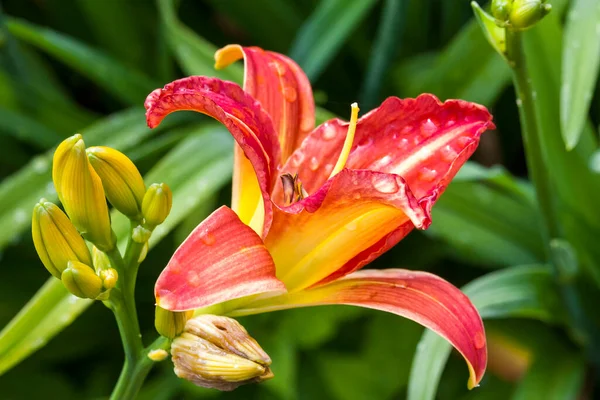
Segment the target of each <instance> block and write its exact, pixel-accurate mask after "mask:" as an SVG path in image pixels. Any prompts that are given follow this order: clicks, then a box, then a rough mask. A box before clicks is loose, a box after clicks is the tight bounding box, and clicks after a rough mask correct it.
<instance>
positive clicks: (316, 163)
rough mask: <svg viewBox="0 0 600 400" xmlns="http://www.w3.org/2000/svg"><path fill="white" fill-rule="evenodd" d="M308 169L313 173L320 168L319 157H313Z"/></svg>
mask: <svg viewBox="0 0 600 400" xmlns="http://www.w3.org/2000/svg"><path fill="white" fill-rule="evenodd" d="M308 168H310V170H311V171H316V170H317V168H319V159H318V158H317V157H312V158H311V159H310V161H309V163H308Z"/></svg>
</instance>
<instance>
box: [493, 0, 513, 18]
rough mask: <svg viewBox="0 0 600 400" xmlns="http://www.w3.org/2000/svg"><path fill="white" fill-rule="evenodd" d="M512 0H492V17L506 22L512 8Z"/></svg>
mask: <svg viewBox="0 0 600 400" xmlns="http://www.w3.org/2000/svg"><path fill="white" fill-rule="evenodd" d="M513 2H514V0H493V1H492V7H491V12H492V15H493V16H494V18H496V19H497V20H499V21H502V22H506V21H508V17H509V15H510V11H511V10H512V5H513Z"/></svg>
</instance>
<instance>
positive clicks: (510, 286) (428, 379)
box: [408, 265, 565, 400]
mask: <svg viewBox="0 0 600 400" xmlns="http://www.w3.org/2000/svg"><path fill="white" fill-rule="evenodd" d="M463 291H464V292H465V294H467V295H468V296H469V298H470V299H471V301H472V302H473V304H475V307H476V308H477V309H478V310H479V313H480V314H481V317H482V318H484V319H485V318H501V317H502V318H505V317H524V318H534V319H539V320H542V321H547V322H559V321H561V320H562V318H563V317H564V315H565V312H564V310H563V308H562V304H561V302H560V299H559V297H558V294H557V291H556V289H555V287H554V280H553V277H552V274H551V272H550V269H549V268H548V267H546V266H541V265H540V266H517V267H511V268H507V269H503V270H500V271H496V272H492V273H490V274H487V275H484V276H483V277H481V278H478V279H476V280H474V281H473V282H471V283H469V284H468V285H466V286H465V287H464V289H463ZM450 350H451V346H450V345H449V344H448V343H447V342H446V341H445V340H444V339H442V338H441V337H439V336H438V335H436V334H435V333H433V332H431V331H426V332H425V333H424V334H423V337H422V338H421V341H420V343H419V346H418V347H417V353H416V354H415V358H414V359H413V365H412V369H411V376H410V381H409V386H408V399H409V400H432V399H434V397H435V393H436V391H437V386H438V383H439V380H440V377H441V375H442V371H443V369H444V366H445V365H446V361H447V359H448V356H449V355H450Z"/></svg>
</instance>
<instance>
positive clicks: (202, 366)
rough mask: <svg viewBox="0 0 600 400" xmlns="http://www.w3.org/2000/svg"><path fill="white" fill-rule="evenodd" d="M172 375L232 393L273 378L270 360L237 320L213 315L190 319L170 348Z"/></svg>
mask: <svg viewBox="0 0 600 400" xmlns="http://www.w3.org/2000/svg"><path fill="white" fill-rule="evenodd" d="M171 356H172V359H173V364H174V365H175V374H176V375H177V376H178V377H180V378H183V379H186V380H188V381H190V382H192V383H194V384H196V385H198V386H202V387H207V388H213V389H219V390H226V391H229V390H233V389H235V388H237V387H238V386H241V385H244V384H247V383H256V382H262V381H265V380H267V379H271V378H272V377H273V373H272V372H271V370H270V368H269V365H271V358H270V357H269V356H268V355H267V353H265V352H264V350H263V349H262V348H261V347H260V346H259V345H258V343H256V341H255V340H254V339H253V338H251V337H250V335H248V332H246V330H245V329H244V327H243V326H242V325H240V324H239V323H238V322H237V321H235V320H233V319H231V318H227V317H220V316H215V315H200V316H198V317H195V318H192V319H190V320H189V321H188V322H187V324H186V327H185V331H184V333H183V334H181V336H179V337H177V338H175V340H173V343H172V345H171Z"/></svg>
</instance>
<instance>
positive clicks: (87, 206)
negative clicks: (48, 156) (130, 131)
mask: <svg viewBox="0 0 600 400" xmlns="http://www.w3.org/2000/svg"><path fill="white" fill-rule="evenodd" d="M52 179H53V181H54V186H55V188H56V193H57V194H58V198H59V199H60V201H61V202H62V204H63V206H64V207H65V211H66V213H67V215H68V216H69V218H70V219H71V221H72V222H73V225H75V227H76V228H77V229H78V230H79V232H81V234H82V236H83V237H84V238H86V239H87V240H89V241H90V242H92V243H94V245H96V246H97V247H98V248H99V249H100V250H103V251H106V250H111V249H112V248H113V247H114V245H115V237H114V234H113V233H112V230H111V227H110V216H109V214H108V205H107V204H106V199H105V198H104V189H103V187H102V182H101V181H100V177H99V176H98V174H97V173H96V171H94V169H93V168H92V166H91V165H90V162H89V160H88V158H87V156H86V153H85V144H84V142H83V139H82V137H81V135H79V134H77V135H74V136H71V137H70V138H67V139H65V140H64V141H63V142H62V143H61V144H60V145H59V146H58V148H57V149H56V151H55V152H54V161H53V165H52Z"/></svg>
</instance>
